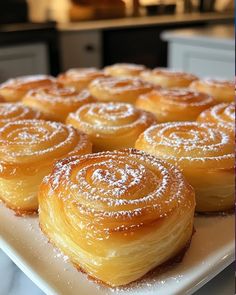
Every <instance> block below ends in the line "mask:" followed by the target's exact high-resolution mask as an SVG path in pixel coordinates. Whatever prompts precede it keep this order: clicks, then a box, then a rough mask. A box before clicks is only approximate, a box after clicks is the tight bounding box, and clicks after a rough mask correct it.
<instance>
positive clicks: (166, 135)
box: [137, 122, 234, 167]
mask: <svg viewBox="0 0 236 295" xmlns="http://www.w3.org/2000/svg"><path fill="white" fill-rule="evenodd" d="M143 140H144V142H146V143H147V146H146V147H145V148H147V149H148V150H149V152H151V153H154V154H155V155H156V156H160V157H161V158H164V159H169V160H171V161H172V162H174V163H176V164H177V165H178V163H179V164H180V163H181V165H182V164H184V163H185V162H186V163H187V162H188V161H191V162H195V164H196V163H197V162H198V164H199V165H200V166H202V165H204V164H205V163H207V164H208V165H209V164H210V163H212V165H213V167H214V165H216V162H221V163H222V165H223V162H224V160H226V159H231V160H232V163H231V164H232V165H233V157H234V155H233V141H232V134H231V132H230V130H227V128H226V129H225V130H222V129H220V128H218V126H217V125H215V124H210V123H196V122H171V123H165V124H159V125H156V126H152V127H150V128H148V129H147V130H146V131H145V132H144V133H143V136H142V137H141V138H140V139H139V142H137V147H139V144H141V148H142V147H143V146H145V145H143V144H142V143H143V142H142V141H143ZM218 164H219V163H218Z"/></svg>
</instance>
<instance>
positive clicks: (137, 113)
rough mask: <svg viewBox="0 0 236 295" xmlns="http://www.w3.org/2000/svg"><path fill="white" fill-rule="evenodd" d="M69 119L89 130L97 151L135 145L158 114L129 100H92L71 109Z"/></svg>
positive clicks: (70, 121)
mask: <svg viewBox="0 0 236 295" xmlns="http://www.w3.org/2000/svg"><path fill="white" fill-rule="evenodd" d="M66 123H67V124H69V125H72V126H73V127H75V128H77V129H78V130H80V131H82V132H84V133H86V134H88V136H89V138H90V140H91V141H92V143H93V148H94V151H105V150H114V149H121V148H128V147H134V144H135V141H136V140H137V138H138V136H139V135H140V134H141V133H142V132H143V131H144V130H145V129H147V128H148V127H149V126H151V125H152V124H154V123H156V119H155V116H154V115H153V114H151V113H149V112H146V111H142V110H138V109H136V108H135V107H134V106H133V105H131V104H127V103H90V104H87V105H85V106H83V107H81V108H79V109H78V110H77V111H76V112H75V113H71V114H70V115H69V116H68V118H67V120H66Z"/></svg>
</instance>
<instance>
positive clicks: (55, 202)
mask: <svg viewBox="0 0 236 295" xmlns="http://www.w3.org/2000/svg"><path fill="white" fill-rule="evenodd" d="M39 204H40V214H39V219H40V226H41V229H42V230H43V232H44V233H45V234H46V235H47V236H48V238H49V240H50V241H51V242H52V243H53V244H54V245H55V246H57V247H58V248H59V249H60V250H61V251H62V252H63V253H65V254H66V255H67V256H69V258H70V260H71V261H72V262H73V264H74V265H75V266H76V267H77V268H78V269H81V270H83V271H84V272H86V273H87V274H88V275H89V276H90V277H92V278H93V279H95V280H97V281H100V282H102V283H105V284H107V285H109V286H113V287H114V286H121V285H126V284H128V283H130V282H132V281H135V280H137V279H140V278H141V277H142V276H143V275H145V274H146V273H147V272H148V271H150V270H152V269H153V268H155V267H157V266H158V265H160V264H162V263H163V262H165V261H166V260H168V259H170V258H171V257H173V256H175V255H176V254H177V253H178V252H179V251H180V250H181V249H183V247H184V246H185V245H186V243H187V242H188V241H189V240H190V239H191V236H192V231H193V215H194V207H195V198H194V191H193V189H192V188H191V187H190V186H189V185H188V184H187V182H186V181H185V179H184V178H183V176H182V174H181V173H180V172H179V170H178V169H177V168H175V167H174V166H172V165H171V164H168V163H166V162H164V161H162V160H159V159H156V158H155V157H153V156H150V155H147V154H145V153H142V152H140V151H137V150H134V149H127V150H122V151H114V152H104V153H97V154H90V155H86V156H81V157H71V158H67V159H65V160H62V161H59V162H57V163H56V165H55V166H54V169H53V171H52V173H51V174H50V175H49V176H48V177H46V178H45V179H44V181H43V183H42V185H41V186H40V191H39Z"/></svg>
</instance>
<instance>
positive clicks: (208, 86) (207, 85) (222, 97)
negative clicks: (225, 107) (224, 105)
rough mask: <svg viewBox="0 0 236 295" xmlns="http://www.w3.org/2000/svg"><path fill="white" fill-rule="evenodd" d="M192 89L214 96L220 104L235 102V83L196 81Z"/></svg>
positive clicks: (210, 80)
mask: <svg viewBox="0 0 236 295" xmlns="http://www.w3.org/2000/svg"><path fill="white" fill-rule="evenodd" d="M190 87H191V88H192V89H195V90H197V91H200V92H203V93H207V94H209V95H211V96H213V97H214V98H215V99H216V100H217V101H218V102H233V101H234V82H233V81H228V80H219V79H204V80H197V81H194V82H193V83H192V84H191V85H190Z"/></svg>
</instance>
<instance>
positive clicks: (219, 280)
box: [0, 250, 234, 295]
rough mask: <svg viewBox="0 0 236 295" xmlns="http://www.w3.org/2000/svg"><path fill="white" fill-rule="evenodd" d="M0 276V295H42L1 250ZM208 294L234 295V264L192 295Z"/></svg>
mask: <svg viewBox="0 0 236 295" xmlns="http://www.w3.org/2000/svg"><path fill="white" fill-rule="evenodd" d="M0 274H1V282H0V295H44V293H43V292H42V291H41V290H40V289H39V288H38V287H37V286H36V285H35V284H34V283H33V282H32V281H31V280H30V279H29V278H27V277H26V276H25V274H24V273H23V272H22V271H21V270H20V269H19V268H18V267H17V266H16V265H15V264H14V263H13V262H12V261H11V260H10V258H8V257H7V256H6V255H5V254H4V253H3V252H1V250H0ZM78 294H79V293H78ZM209 294H214V295H223V294H224V295H233V294H234V264H231V265H230V266H229V267H227V268H226V269H225V270H224V271H222V272H221V273H220V274H219V275H217V276H216V277H215V278H214V279H213V280H211V281H210V282H208V283H207V284H206V285H205V286H203V287H202V288H201V289H199V290H198V291H197V292H195V293H194V295H209Z"/></svg>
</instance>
